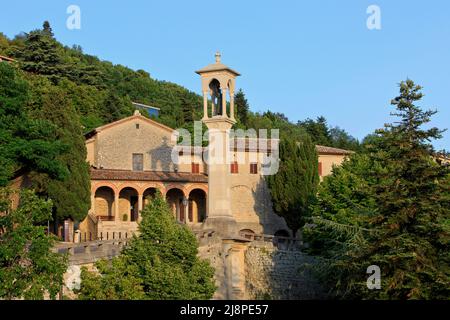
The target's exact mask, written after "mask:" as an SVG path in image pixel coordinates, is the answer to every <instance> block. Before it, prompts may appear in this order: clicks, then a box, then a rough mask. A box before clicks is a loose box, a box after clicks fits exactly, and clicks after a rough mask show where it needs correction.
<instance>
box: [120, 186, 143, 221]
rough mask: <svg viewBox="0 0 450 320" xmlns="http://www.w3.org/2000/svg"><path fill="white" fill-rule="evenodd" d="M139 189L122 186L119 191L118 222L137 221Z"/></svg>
mask: <svg viewBox="0 0 450 320" xmlns="http://www.w3.org/2000/svg"><path fill="white" fill-rule="evenodd" d="M138 190H139V189H137V188H135V187H132V186H124V187H123V188H121V189H120V191H119V217H118V218H119V219H120V221H138V217H139V208H138V201H139V191H138Z"/></svg>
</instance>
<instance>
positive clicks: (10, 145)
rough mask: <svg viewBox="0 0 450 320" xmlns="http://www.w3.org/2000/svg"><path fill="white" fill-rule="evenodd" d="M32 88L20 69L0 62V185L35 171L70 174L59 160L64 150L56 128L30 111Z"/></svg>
mask: <svg viewBox="0 0 450 320" xmlns="http://www.w3.org/2000/svg"><path fill="white" fill-rule="evenodd" d="M30 91H31V89H30V86H29V84H28V83H27V82H26V81H25V80H24V79H23V77H22V74H21V72H20V71H18V70H16V69H15V68H14V67H12V66H10V65H9V64H7V63H0V186H5V185H7V184H8V182H9V181H10V180H12V179H14V178H16V177H18V176H20V175H21V174H24V173H28V172H32V171H35V172H41V173H46V174H48V175H49V176H50V177H51V178H55V179H62V178H64V177H65V176H67V170H66V168H65V167H64V165H63V163H61V162H60V161H58V160H57V157H58V156H59V155H61V154H62V153H63V152H64V151H65V147H64V145H63V144H62V143H61V141H59V140H57V139H56V137H55V133H56V130H57V128H56V127H55V125H53V124H52V123H51V122H50V121H47V120H42V119H33V118H31V116H30V115H29V114H28V112H27V103H28V102H29V97H30Z"/></svg>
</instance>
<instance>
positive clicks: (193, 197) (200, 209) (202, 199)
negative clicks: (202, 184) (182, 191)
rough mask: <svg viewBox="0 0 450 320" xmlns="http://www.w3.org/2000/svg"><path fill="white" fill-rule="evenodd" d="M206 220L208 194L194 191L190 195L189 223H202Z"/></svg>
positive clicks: (197, 190) (200, 190) (198, 190)
mask: <svg viewBox="0 0 450 320" xmlns="http://www.w3.org/2000/svg"><path fill="white" fill-rule="evenodd" d="M205 219H206V192H205V191H204V190H202V189H193V190H192V191H191V192H190V193H189V208H188V222H189V223H201V222H203V221H204V220H205Z"/></svg>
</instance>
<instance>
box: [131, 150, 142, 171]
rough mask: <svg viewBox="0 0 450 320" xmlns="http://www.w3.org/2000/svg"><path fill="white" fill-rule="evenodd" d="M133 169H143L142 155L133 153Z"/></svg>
mask: <svg viewBox="0 0 450 320" xmlns="http://www.w3.org/2000/svg"><path fill="white" fill-rule="evenodd" d="M133 171H144V155H143V154H142V153H133Z"/></svg>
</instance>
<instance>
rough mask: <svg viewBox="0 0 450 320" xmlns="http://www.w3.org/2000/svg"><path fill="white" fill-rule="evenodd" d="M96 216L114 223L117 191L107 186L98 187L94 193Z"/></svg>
mask: <svg viewBox="0 0 450 320" xmlns="http://www.w3.org/2000/svg"><path fill="white" fill-rule="evenodd" d="M93 194H94V203H93V206H94V214H95V215H96V216H97V217H98V219H100V220H106V221H114V218H115V212H114V211H115V210H114V199H115V197H114V196H115V191H114V189H113V188H111V187H110V186H107V185H102V186H98V187H97V188H95V191H94V193H93Z"/></svg>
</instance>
